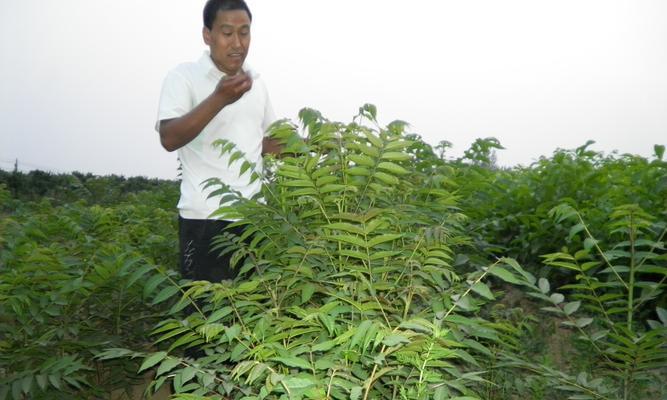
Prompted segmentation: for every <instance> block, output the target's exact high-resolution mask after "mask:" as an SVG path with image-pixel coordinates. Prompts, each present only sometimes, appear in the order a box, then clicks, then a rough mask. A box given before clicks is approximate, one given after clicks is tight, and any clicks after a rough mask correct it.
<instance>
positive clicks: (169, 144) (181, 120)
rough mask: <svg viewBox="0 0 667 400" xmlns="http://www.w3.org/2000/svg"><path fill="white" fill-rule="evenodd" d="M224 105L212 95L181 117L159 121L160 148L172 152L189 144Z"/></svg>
mask: <svg viewBox="0 0 667 400" xmlns="http://www.w3.org/2000/svg"><path fill="white" fill-rule="evenodd" d="M225 105H226V104H225V102H224V100H223V99H221V98H219V97H216V96H215V95H214V94H212V95H211V96H209V97H207V98H206V99H205V100H204V101H202V102H201V103H199V104H198V105H197V106H196V107H195V108H193V109H192V110H190V112H188V113H187V114H185V115H183V116H182V117H178V118H174V119H168V120H163V121H160V142H161V143H162V147H164V148H165V149H166V150H167V151H174V150H178V149H180V148H181V147H183V146H185V145H186V144H188V143H190V142H191V141H192V140H193V139H194V138H196V137H197V135H199V133H200V132H201V131H202V130H203V129H204V128H205V127H206V125H208V123H209V122H211V120H212V119H213V117H215V116H216V115H217V114H218V113H219V112H220V110H222V108H223V107H224V106H225Z"/></svg>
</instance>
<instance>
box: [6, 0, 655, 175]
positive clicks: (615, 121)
mask: <svg viewBox="0 0 667 400" xmlns="http://www.w3.org/2000/svg"><path fill="white" fill-rule="evenodd" d="M203 3H204V1H202V0H197V1H192V0H188V1H184V0H159V1H158V0H134V1H130V0H113V1H112V0H93V1H91V0H0V55H1V57H2V62H1V63H0V121H1V122H0V123H1V124H2V133H1V136H0V167H2V168H5V169H10V168H12V167H13V163H14V160H15V159H17V158H18V160H19V166H20V167H22V168H25V169H30V168H40V169H46V170H51V171H54V172H69V171H72V170H78V171H82V172H92V173H95V174H110V173H115V174H122V175H126V176H133V175H143V176H149V177H161V178H175V177H176V172H177V170H176V167H177V165H176V155H175V153H167V152H166V151H164V150H163V149H162V148H161V146H160V144H159V140H158V134H157V133H156V132H155V131H154V130H153V126H154V124H155V116H156V112H157V102H158V96H159V93H160V87H161V83H162V80H163V78H164V76H165V74H166V73H167V71H168V70H169V69H171V68H172V67H174V66H175V65H176V64H178V63H181V62H184V61H195V60H196V59H197V58H199V56H200V55H201V53H202V52H203V51H204V49H205V45H204V44H203V42H202V39H201V26H202V22H201V8H202V6H203ZM248 4H249V5H250V7H251V9H252V11H253V17H254V18H253V28H252V29H253V32H252V34H253V39H252V40H253V41H252V45H251V50H250V55H249V58H248V62H249V63H251V64H252V65H253V67H254V69H255V70H257V71H258V72H260V73H261V75H262V77H263V78H264V79H265V81H266V83H267V85H268V87H269V91H270V94H271V98H272V101H273V104H274V108H275V111H276V114H277V115H278V117H280V118H291V119H296V115H297V112H298V110H299V109H301V108H302V107H306V106H308V107H313V108H316V109H319V110H320V111H321V112H322V113H323V114H324V115H325V116H326V117H328V118H329V119H332V120H339V121H344V122H346V121H350V120H351V118H352V116H353V115H354V114H356V112H357V110H358V108H359V106H361V105H362V104H364V103H373V104H375V105H377V107H378V112H379V117H380V121H381V122H383V123H388V122H390V121H392V120H395V119H401V120H405V121H407V122H409V123H410V124H411V130H412V132H414V133H418V134H420V135H421V136H422V137H423V138H424V139H425V140H426V141H427V142H429V143H432V144H435V143H437V142H438V141H440V140H448V141H450V142H452V143H453V144H454V148H453V149H452V150H451V152H450V155H451V156H458V155H460V154H462V152H463V151H464V150H465V149H466V148H468V147H469V146H470V144H471V143H472V142H473V141H474V140H475V138H479V137H490V136H493V137H496V138H497V139H498V140H500V142H501V144H503V145H504V146H505V147H506V150H503V151H501V152H499V153H498V161H499V163H500V164H501V165H515V164H523V165H528V164H530V163H531V162H532V161H535V160H536V159H538V158H539V157H540V156H542V155H547V156H548V155H550V154H552V152H553V151H554V150H555V149H556V148H558V147H560V148H575V147H578V146H580V145H582V144H584V143H585V142H586V141H587V140H588V139H591V140H595V141H596V142H597V143H596V145H594V146H593V149H596V150H602V151H605V152H611V151H612V150H618V151H619V152H621V153H626V152H627V153H635V154H641V155H644V156H650V155H652V153H653V145H654V144H666V143H667V23H666V22H665V21H667V1H664V0H557V1H556V0H554V1H544V0H456V1H454V0H437V1H436V0H428V1H427V0H410V1H406V0H402V1H398V0H397V1H394V0H336V1H333V0H283V1H276V0H248Z"/></svg>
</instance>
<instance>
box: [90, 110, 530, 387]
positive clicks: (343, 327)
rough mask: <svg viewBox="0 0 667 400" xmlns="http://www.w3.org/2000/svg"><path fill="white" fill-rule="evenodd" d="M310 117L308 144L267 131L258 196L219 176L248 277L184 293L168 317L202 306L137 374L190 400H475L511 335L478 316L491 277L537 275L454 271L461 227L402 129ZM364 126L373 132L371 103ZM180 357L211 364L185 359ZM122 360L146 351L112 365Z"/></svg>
mask: <svg viewBox="0 0 667 400" xmlns="http://www.w3.org/2000/svg"><path fill="white" fill-rule="evenodd" d="M300 117H301V120H302V122H303V125H304V127H305V129H306V131H307V136H308V139H307V142H304V141H302V140H301V139H300V137H299V135H298V134H297V132H298V129H297V127H296V126H295V125H293V124H291V123H289V122H286V121H283V122H282V123H279V124H277V125H274V127H273V129H272V134H273V135H274V137H276V138H279V139H281V140H282V141H283V142H284V143H285V144H286V148H285V150H284V156H283V158H281V159H280V160H279V161H278V162H276V163H275V164H272V165H270V166H269V167H268V168H267V171H268V174H270V176H271V177H272V179H267V180H266V181H265V185H264V187H263V191H262V195H263V198H264V200H263V201H246V200H243V199H242V198H240V197H239V196H238V195H236V194H234V193H233V192H231V191H230V190H229V188H227V187H224V185H221V184H220V182H219V181H217V180H215V179H211V180H210V182H209V184H211V185H214V186H216V185H217V186H220V191H221V193H226V194H225V195H224V196H223V199H222V200H221V202H223V203H225V202H227V200H230V199H234V200H236V203H235V204H234V205H231V206H225V207H222V208H220V210H219V211H218V212H217V214H218V215H219V216H223V217H225V218H232V219H237V220H238V222H236V223H235V224H234V225H237V226H243V227H244V229H245V231H244V234H243V236H242V237H234V236H232V235H230V234H229V233H224V234H222V235H221V236H220V237H219V239H218V240H217V244H218V246H219V249H220V250H221V251H234V252H235V254H234V259H235V260H238V261H239V267H240V272H241V276H242V278H239V279H238V280H237V281H236V282H224V281H223V282H219V283H209V282H192V283H190V284H189V285H187V286H186V287H184V289H185V295H184V296H183V297H182V298H181V300H180V302H179V304H177V305H176V306H175V308H174V311H176V310H178V309H180V308H183V307H184V306H185V305H187V304H189V303H190V302H191V301H193V303H192V304H193V306H194V307H195V309H196V311H195V312H194V313H193V314H191V315H189V316H187V317H186V318H185V319H182V318H179V317H176V316H175V318H172V319H169V320H165V321H164V322H162V323H160V324H158V326H157V328H156V329H155V330H154V331H153V334H154V335H156V337H157V340H156V344H157V345H164V346H165V351H161V352H157V353H152V354H149V355H146V356H145V359H144V362H143V365H142V370H143V369H146V368H151V367H155V368H157V371H156V380H155V382H154V383H153V385H152V388H154V389H155V388H158V387H160V386H161V385H163V384H165V382H167V381H170V382H171V383H172V385H173V389H174V392H175V393H176V394H177V395H176V398H182V399H186V398H188V399H195V398H216V399H218V398H222V396H226V397H225V398H235V399H241V398H243V399H263V398H290V399H300V398H311V399H315V398H317V399H319V398H332V399H362V398H363V399H377V398H387V399H389V398H393V399H426V398H429V399H430V398H435V399H470V398H477V397H476V395H475V393H476V391H477V389H478V388H479V386H480V383H481V382H483V378H482V377H481V374H482V373H483V369H482V367H481V366H480V365H479V362H478V361H477V358H479V357H484V356H485V355H487V354H490V351H489V349H488V347H487V345H486V344H488V343H491V342H496V341H498V342H501V341H502V340H501V338H499V337H498V335H497V332H496V330H495V329H494V328H493V327H492V326H491V324H490V323H489V322H487V321H485V320H484V319H482V318H480V317H478V316H476V315H475V314H476V312H477V311H478V310H479V308H480V306H481V305H482V304H484V303H485V302H487V301H490V300H492V299H493V298H494V295H493V293H492V292H491V290H490V289H489V287H488V286H487V285H486V284H485V283H484V282H483V278H484V277H485V276H487V275H488V274H493V275H495V276H497V277H500V278H501V279H506V280H511V281H518V279H517V278H516V277H515V275H517V274H525V279H529V278H530V277H531V276H530V274H527V273H526V272H525V271H523V270H522V269H521V268H520V267H519V266H518V265H517V264H516V263H514V262H512V261H511V260H502V261H499V262H498V263H496V264H494V265H493V266H491V267H489V268H484V269H474V268H473V269H470V270H465V269H463V268H461V267H460V266H459V267H458V268H457V267H455V265H454V264H455V260H456V251H457V249H460V248H462V247H464V246H467V245H468V239H467V238H466V237H464V236H462V235H461V231H462V223H463V222H464V221H465V217H464V216H463V215H462V214H461V213H460V212H459V210H458V208H457V202H456V197H455V196H454V195H453V194H452V193H451V192H450V191H449V190H448V187H447V184H446V180H443V179H439V178H438V177H436V176H434V175H432V174H426V173H423V172H420V171H419V170H417V169H415V168H414V164H415V160H414V159H413V156H412V155H411V153H410V152H409V151H408V149H409V148H410V147H411V146H412V145H413V144H414V143H412V142H410V141H409V140H406V139H405V137H404V135H403V129H404V126H405V125H404V124H403V123H400V122H395V123H392V124H389V125H388V126H387V127H386V128H380V127H378V126H377V125H375V127H373V128H369V127H367V126H365V125H361V124H360V122H361V121H357V120H355V121H354V122H352V123H351V124H341V123H335V122H329V121H327V120H325V119H324V118H322V117H321V116H320V115H319V114H318V113H317V112H315V111H312V110H303V111H302V112H301V114H300ZM358 118H359V119H361V118H365V119H366V120H368V121H369V122H370V123H371V124H374V123H375V109H374V108H373V107H372V106H365V107H363V108H362V109H361V110H360V115H359V117H358ZM219 146H220V148H221V151H223V152H230V153H231V154H232V157H231V158H232V159H238V160H240V161H239V162H242V163H243V169H244V170H249V171H252V170H253V167H254V166H253V165H252V164H250V163H248V162H247V161H246V162H244V161H243V158H244V157H243V154H242V153H240V152H238V151H236V150H235V148H234V147H233V145H231V144H229V143H227V142H224V141H221V142H220V143H219ZM254 177H255V178H258V177H259V175H258V174H256V173H255V174H254ZM241 260H243V262H241ZM511 271H513V272H511ZM182 347H188V348H196V349H198V351H199V352H200V353H201V355H202V357H199V358H197V359H195V360H193V359H190V358H187V357H186V358H182V357H180V356H179V353H178V352H177V351H176V350H177V349H179V348H182ZM128 355H131V356H137V355H140V353H136V352H130V351H127V350H110V351H108V352H106V353H105V354H104V355H103V357H104V358H112V357H119V356H128Z"/></svg>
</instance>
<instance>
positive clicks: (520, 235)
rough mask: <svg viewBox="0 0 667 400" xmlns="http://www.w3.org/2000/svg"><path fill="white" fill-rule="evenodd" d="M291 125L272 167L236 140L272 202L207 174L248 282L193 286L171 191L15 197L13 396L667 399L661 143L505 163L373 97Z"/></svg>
mask: <svg viewBox="0 0 667 400" xmlns="http://www.w3.org/2000/svg"><path fill="white" fill-rule="evenodd" d="M272 135H273V136H274V137H276V138H278V139H279V140H281V141H282V142H283V143H284V144H285V148H284V152H283V155H282V157H281V158H280V159H278V160H275V159H267V160H265V164H266V166H267V167H266V168H265V170H264V172H263V173H261V174H260V173H258V171H255V166H254V165H253V164H251V163H249V162H247V161H246V160H245V158H244V155H243V153H241V152H239V151H238V150H237V149H236V148H235V147H234V146H233V144H231V143H229V142H225V141H220V142H218V143H217V144H216V145H217V146H218V147H219V149H220V151H221V153H230V154H231V155H232V157H231V158H232V159H233V160H236V162H240V163H243V167H242V170H243V171H248V172H249V173H250V174H251V175H252V179H261V180H262V182H263V191H262V193H261V196H260V197H261V198H262V200H261V201H255V200H259V199H254V200H252V201H247V200H244V199H242V198H240V197H239V195H238V194H237V193H234V192H233V191H230V190H229V188H227V187H225V186H224V185H223V184H222V183H221V182H219V181H218V180H216V179H215V178H212V179H211V180H209V181H208V183H207V184H208V185H209V186H213V187H214V188H216V190H217V193H222V194H223V199H222V200H221V201H222V202H225V201H226V200H230V199H235V200H237V202H236V203H235V205H233V206H230V207H225V208H221V209H220V210H219V211H218V213H217V214H218V216H220V217H225V218H231V219H236V220H238V222H237V223H236V225H238V226H243V227H244V234H243V235H242V236H241V237H236V236H234V235H231V234H229V233H226V232H223V233H221V235H220V236H219V238H218V239H217V241H216V245H217V249H218V251H221V252H233V253H234V260H235V262H236V263H237V268H239V269H240V271H241V273H240V275H239V278H237V279H236V280H235V281H234V282H215V283H211V282H189V281H179V280H178V276H177V274H176V273H175V272H174V270H175V265H176V260H177V254H176V248H177V246H176V243H175V237H176V234H175V230H176V225H175V224H176V213H175V209H174V204H175V199H176V196H177V193H176V192H177V189H176V187H175V183H173V182H155V183H154V184H153V183H152V182H151V183H149V184H148V185H147V186H146V187H143V189H148V191H141V190H143V189H142V186H141V185H138V186H137V187H136V188H134V189H132V190H128V188H127V184H126V183H124V182H129V181H130V180H131V179H130V180H127V181H124V180H120V181H119V180H117V179H107V180H105V178H99V179H98V178H90V177H89V178H87V179H85V180H82V179H81V178H80V177H78V176H74V178H76V179H78V181H79V182H80V183H81V184H82V185H83V186H86V185H89V186H90V188H95V190H90V189H89V190H88V191H89V192H90V193H93V192H94V193H98V194H99V196H97V195H96V196H93V197H90V196H88V195H87V194H86V193H85V191H83V192H81V189H80V188H78V186H77V185H76V184H74V185H69V186H68V187H70V188H74V189H73V190H65V191H64V192H63V195H62V196H61V197H60V198H58V196H57V194H56V193H55V192H54V191H53V190H52V191H50V192H47V193H48V194H47V195H55V197H56V198H55V199H53V200H46V199H43V198H42V197H40V195H39V194H38V193H37V192H35V191H32V192H31V190H30V188H29V187H30V186H29V185H27V186H24V189H23V190H25V191H26V193H35V194H32V195H31V196H33V197H31V198H30V199H31V200H35V201H28V202H26V199H27V197H23V198H22V200H23V201H20V200H19V199H21V196H20V193H19V192H17V191H16V190H15V189H14V188H11V189H8V188H7V187H5V188H2V184H0V202H1V204H4V206H3V209H2V213H3V220H2V222H0V250H2V253H1V255H0V300H2V301H1V302H0V349H2V355H1V356H0V399H2V398H12V399H25V398H48V399H53V398H107V397H106V396H105V393H108V392H109V390H111V389H113V388H116V387H122V386H123V385H124V386H125V387H127V385H128V382H131V380H132V379H139V375H140V374H143V373H145V372H147V371H152V374H153V376H154V379H153V381H152V382H151V384H150V385H149V387H148V389H147V391H146V394H147V395H149V394H150V393H152V392H154V391H156V390H158V389H159V388H163V387H165V386H169V387H170V390H171V391H172V392H173V393H174V395H173V398H175V399H458V400H466V399H497V400H501V399H502V400H509V399H517V398H521V399H525V398H530V399H562V398H572V399H609V400H616V399H623V400H627V399H645V398H661V397H662V396H665V395H667V388H666V387H665V385H667V382H666V380H665V376H667V369H666V366H667V348H666V347H665V342H667V311H666V310H665V309H666V308H667V296H666V295H665V286H666V282H665V279H666V277H667V252H666V251H665V244H664V242H665V229H666V226H665V221H666V220H667V218H666V217H667V215H666V214H665V211H667V203H666V201H667V166H666V163H665V161H663V155H664V147H662V146H656V148H655V156H654V157H653V159H652V160H647V159H644V158H641V157H636V156H630V155H617V154H612V155H603V154H601V153H596V152H593V151H591V150H589V149H588V147H589V146H590V143H587V144H586V145H584V146H582V147H580V148H578V149H575V150H558V151H556V152H555V153H554V155H553V156H552V157H550V158H546V157H544V158H541V159H540V160H539V161H537V162H536V163H534V164H533V165H531V166H529V167H517V168H512V169H500V168H497V167H496V166H495V165H494V151H496V150H500V149H502V146H501V145H500V143H498V141H497V140H495V139H493V138H489V139H479V140H477V141H476V142H475V143H473V146H472V147H471V148H470V149H469V150H468V151H466V153H465V154H464V156H463V157H462V158H460V159H456V160H453V159H447V158H446V157H445V155H446V150H447V147H448V143H446V142H443V143H441V144H440V145H438V146H436V147H431V146H429V145H428V144H426V143H425V142H423V141H422V140H421V139H420V138H419V137H418V136H417V135H414V134H410V133H408V132H407V124H405V123H403V122H400V121H396V122H393V123H391V124H389V125H388V126H386V127H382V126H379V125H378V123H377V122H376V110H375V108H374V107H373V106H371V105H366V106H364V107H362V108H361V109H360V113H359V115H358V116H357V117H355V119H354V120H353V121H352V122H351V123H348V124H344V123H339V122H332V121H328V120H327V119H325V118H324V117H323V116H322V115H320V114H319V113H318V112H316V111H314V110H309V109H304V110H302V112H301V113H300V122H299V123H298V124H295V123H292V122H290V121H281V122H279V123H277V124H275V125H274V126H273V128H272ZM304 137H305V138H306V139H307V140H304V139H302V138H304ZM7 174H8V173H7ZM14 174H16V173H14ZM14 177H15V178H16V177H17V175H14ZM58 179H61V178H60V177H59V178H58ZM63 179H65V180H68V179H69V180H71V179H70V178H66V177H63ZM69 180H68V182H69ZM15 181H17V179H15ZM116 181H118V182H116ZM0 182H1V181H0ZM95 182H97V183H98V184H97V186H95ZM100 182H103V183H100ZM17 187H18V186H17ZM78 192H81V193H78ZM135 192H136V193H135ZM77 193H78V194H77ZM104 193H107V197H106V200H104V199H105V198H104V197H103V196H104ZM119 193H130V194H129V195H128V194H125V195H123V196H120V195H118V194H119ZM75 198H79V199H83V200H78V201H74V199H75ZM193 354H194V355H196V357H193V356H192V355H193ZM137 372H138V374H137Z"/></svg>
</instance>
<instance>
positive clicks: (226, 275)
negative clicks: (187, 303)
mask: <svg viewBox="0 0 667 400" xmlns="http://www.w3.org/2000/svg"><path fill="white" fill-rule="evenodd" d="M229 224H231V222H230V221H220V220H210V219H186V218H182V217H180V216H179V217H178V236H179V242H180V250H181V274H182V275H183V277H184V278H187V279H192V280H206V281H210V282H220V281H221V280H224V279H234V278H235V277H236V274H237V273H238V268H239V267H240V266H241V265H240V264H239V265H237V268H231V266H230V265H229V261H230V259H231V256H232V253H233V252H230V253H227V254H224V255H222V256H220V251H221V250H222V249H220V250H216V251H211V248H212V247H213V246H212V244H213V239H214V237H215V236H217V235H219V234H220V233H222V232H223V230H224V231H227V232H232V233H234V234H236V235H241V233H242V232H243V228H242V227H235V228H231V229H230V228H227V226H228V225H229ZM225 228H227V229H225Z"/></svg>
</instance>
